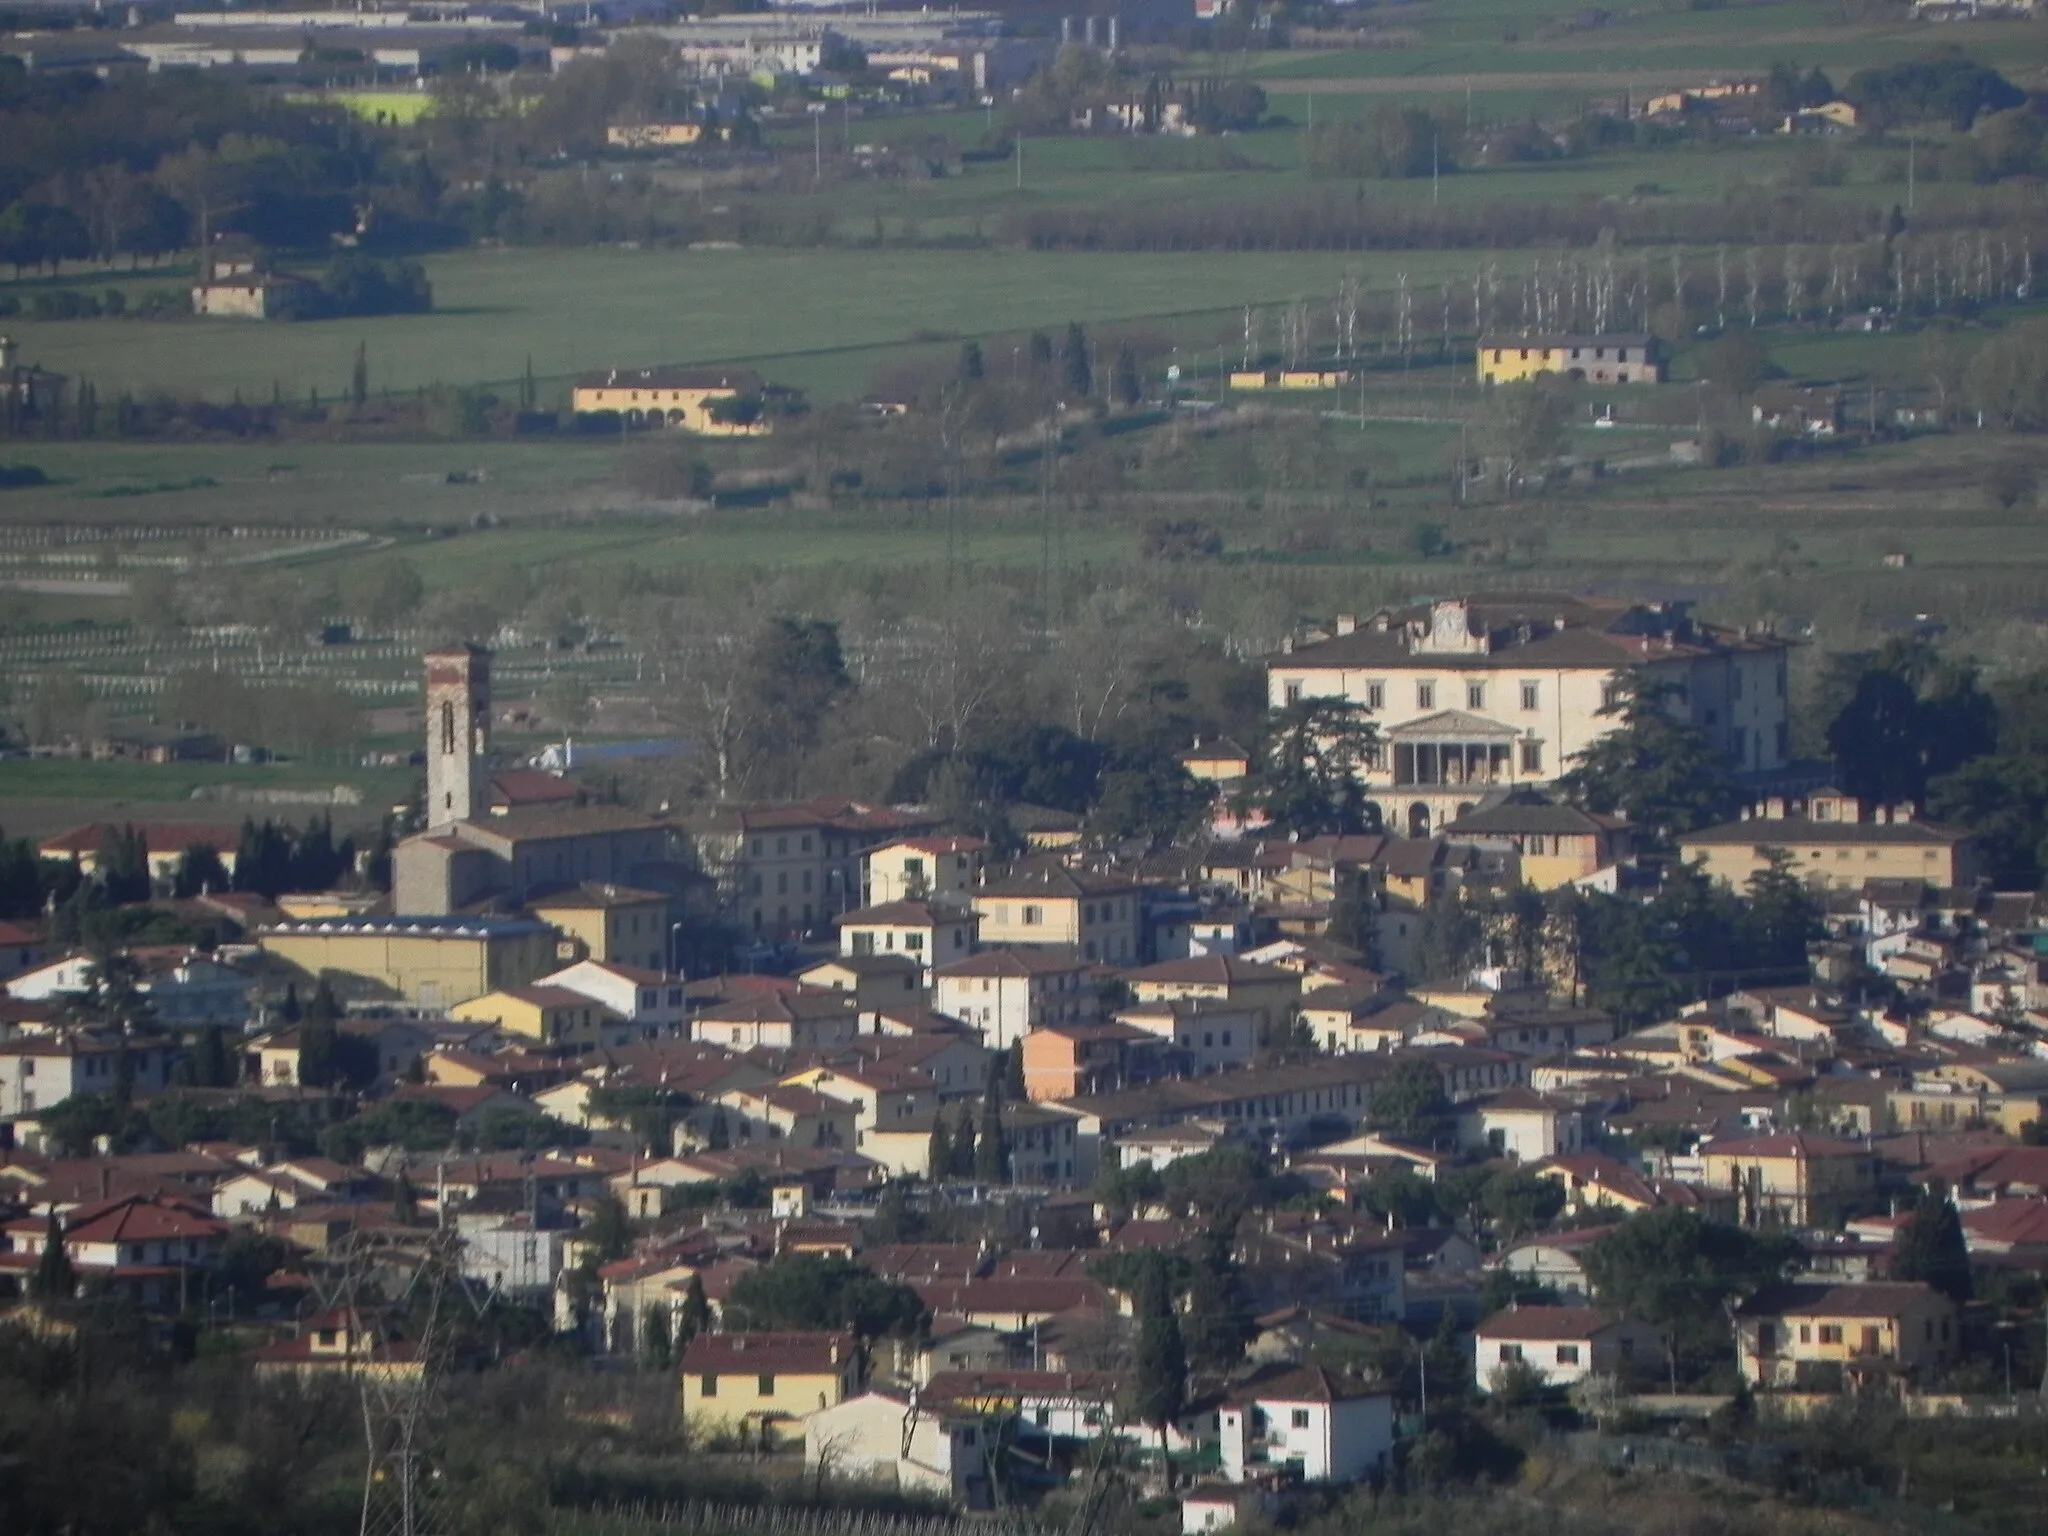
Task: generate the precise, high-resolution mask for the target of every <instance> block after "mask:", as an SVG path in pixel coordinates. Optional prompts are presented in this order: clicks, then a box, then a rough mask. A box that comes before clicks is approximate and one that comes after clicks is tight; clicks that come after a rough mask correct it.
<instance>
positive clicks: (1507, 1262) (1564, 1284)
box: [1494, 1168, 1614, 1302]
mask: <svg viewBox="0 0 2048 1536" xmlns="http://www.w3.org/2000/svg"><path fill="white" fill-rule="evenodd" d="M1536 1171H1537V1172H1538V1173H1541V1172H1542V1171H1543V1170H1542V1169H1540V1168H1539V1169H1537V1170H1536ZM1613 1230H1614V1228H1612V1227H1579V1228H1575V1229H1570V1230H1563V1231H1557V1232H1546V1233H1543V1234H1541V1235H1540V1236H1536V1237H1530V1238H1525V1239H1523V1240H1522V1241H1521V1242H1519V1243H1516V1244H1515V1245H1514V1246H1512V1247H1510V1248H1508V1249H1506V1250H1504V1251H1503V1252H1502V1253H1501V1255H1500V1257H1499V1258H1498V1259H1496V1260H1495V1261H1494V1262H1495V1263H1496V1264H1497V1265H1499V1267H1500V1268H1502V1269H1504V1270H1507V1271H1508V1272H1509V1273H1511V1274H1514V1275H1517V1276H1519V1277H1520V1278H1522V1279H1524V1280H1527V1281H1529V1282H1530V1283H1531V1284H1533V1285H1540V1286H1544V1287H1546V1288H1548V1289H1550V1290H1553V1291H1555V1292H1557V1294H1558V1295H1560V1296H1562V1297H1563V1298H1564V1299H1565V1300H1566V1301H1570V1302H1580V1301H1584V1300H1586V1299H1587V1298H1588V1297H1590V1296H1591V1295H1592V1294H1593V1282H1592V1280H1591V1278H1590V1277H1589V1276H1588V1275H1587V1273H1586V1250H1587V1249H1588V1248H1590V1247H1592V1246H1593V1244H1595V1243H1597V1242H1599V1241H1600V1239H1601V1238H1603V1237H1605V1236H1606V1235H1607V1234H1608V1233H1610V1232H1612V1231H1613Z"/></svg>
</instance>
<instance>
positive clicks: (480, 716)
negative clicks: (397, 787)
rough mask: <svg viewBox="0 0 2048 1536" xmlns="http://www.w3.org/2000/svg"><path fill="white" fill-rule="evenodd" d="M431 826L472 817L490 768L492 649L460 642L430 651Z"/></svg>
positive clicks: (481, 804)
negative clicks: (447, 647)
mask: <svg viewBox="0 0 2048 1536" xmlns="http://www.w3.org/2000/svg"><path fill="white" fill-rule="evenodd" d="M426 660H427V825H428V826H430V827H445V826H446V825H448V823H450V822H452V821H473V820H475V819H476V818H477V817H478V816H481V815H482V814H483V813H484V810H485V798H484V797H485V794H486V792H487V790H488V788H489V785H490V770H489V769H488V768H487V767H486V766H485V762H484V754H485V753H486V751H488V750H489V746H490V730H491V653H490V652H489V651H487V650H485V649H483V648H482V647H481V646H475V645H459V646H454V647H451V648H450V649H448V650H445V651H429V652H428V653H427V658H426Z"/></svg>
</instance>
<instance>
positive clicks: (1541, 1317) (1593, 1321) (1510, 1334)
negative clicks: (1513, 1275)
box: [1477, 1307, 1620, 1343]
mask: <svg viewBox="0 0 2048 1536" xmlns="http://www.w3.org/2000/svg"><path fill="white" fill-rule="evenodd" d="M1619 1321H1620V1319H1619V1318H1616V1317H1615V1316H1614V1315H1613V1314H1611V1313H1608V1312H1602V1311H1601V1310H1600V1309H1599V1308H1597V1307H1510V1308H1508V1309H1507V1310H1506V1311H1505V1312H1496V1313H1494V1314H1493V1316H1491V1317H1489V1318H1488V1319H1487V1320H1486V1321H1485V1322H1483V1323H1481V1324H1480V1325H1479V1327H1478V1330H1477V1336H1478V1337H1479V1338H1482V1339H1515V1340H1522V1341H1524V1342H1528V1343H1544V1342H1547V1341H1549V1340H1552V1339H1562V1340H1565V1341H1570V1340H1573V1339H1590V1338H1592V1337H1593V1336H1594V1335H1595V1334H1598V1333H1604V1332H1606V1331H1607V1330H1608V1329H1609V1328H1612V1327H1613V1326H1614V1325H1615V1324H1616V1323H1617V1322H1619Z"/></svg>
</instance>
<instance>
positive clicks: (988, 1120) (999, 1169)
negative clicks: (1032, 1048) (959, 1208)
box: [974, 1064, 1010, 1184]
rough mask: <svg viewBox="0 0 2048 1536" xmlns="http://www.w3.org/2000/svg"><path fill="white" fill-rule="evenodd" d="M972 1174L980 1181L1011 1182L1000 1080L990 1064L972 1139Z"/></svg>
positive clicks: (998, 1074)
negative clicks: (977, 1128) (978, 1125)
mask: <svg viewBox="0 0 2048 1536" xmlns="http://www.w3.org/2000/svg"><path fill="white" fill-rule="evenodd" d="M974 1177H975V1179H976V1180H977V1181H978V1182H980V1183H983V1184H1007V1183H1009V1182H1010V1138H1009V1137H1008V1136H1007V1135H1006V1134H1004V1131H1003V1080H1002V1076H1001V1068H1000V1065H998V1064H991V1066H990V1068H989V1075H988V1088H987V1090H986V1091H985V1092H983V1094H982V1096H981V1127H980V1132H979V1134H978V1135H977V1136H976V1138H975V1143H974Z"/></svg>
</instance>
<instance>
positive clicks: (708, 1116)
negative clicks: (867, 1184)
mask: <svg viewBox="0 0 2048 1536" xmlns="http://www.w3.org/2000/svg"><path fill="white" fill-rule="evenodd" d="M720 1119H723V1120H724V1121H725V1124H726V1130H727V1135H728V1136H729V1137H730V1138H731V1142H732V1144H733V1145H734V1146H744V1145H746V1144H748V1143H750V1142H788V1143H789V1144H790V1145H792V1146H798V1147H848V1148H850V1147H852V1146H853V1145H854V1137H855V1130H854V1128H855V1125H856V1123H857V1122H858V1119H859V1114H858V1111H857V1110H856V1108H855V1106H854V1105H853V1104H851V1103H849V1102H848V1101H846V1100H845V1099H835V1098H828V1097H827V1096H826V1095H824V1094H822V1093H819V1092H817V1091H816V1090H814V1089H810V1088H801V1087H791V1086H786V1085H783V1084H780V1083H778V1084H775V1085H774V1086H772V1087H767V1088H730V1089H727V1090H726V1091H725V1092H724V1093H721V1094H720V1095H718V1097H717V1098H716V1099H714V1100H713V1101H712V1103H711V1104H710V1105H708V1106H705V1107H704V1108H701V1109H699V1110H697V1111H696V1112H695V1113H694V1114H692V1115H691V1117H690V1119H689V1120H688V1121H687V1122H685V1123H684V1124H679V1125H678V1126H677V1127H676V1137H677V1150H678V1151H680V1150H682V1146H683V1138H684V1137H685V1136H686V1135H687V1136H689V1137H690V1138H691V1139H693V1140H698V1141H700V1143H701V1141H702V1140H703V1139H704V1138H706V1137H707V1136H708V1135H709V1134H710V1133H711V1131H712V1128H713V1127H714V1126H715V1125H716V1124H717V1122H718V1121H719V1120H720ZM712 1144H713V1145H716V1142H715V1140H714V1141H713V1142H712Z"/></svg>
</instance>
